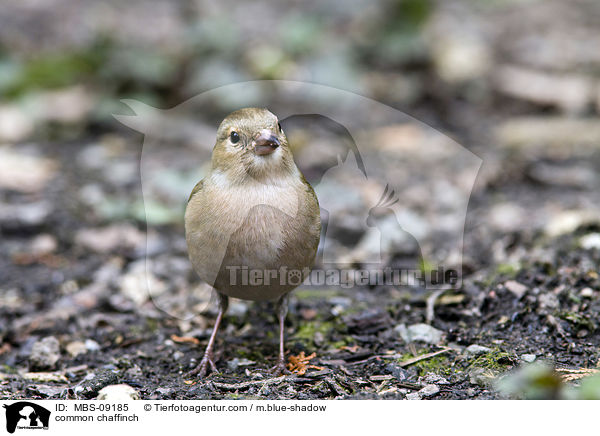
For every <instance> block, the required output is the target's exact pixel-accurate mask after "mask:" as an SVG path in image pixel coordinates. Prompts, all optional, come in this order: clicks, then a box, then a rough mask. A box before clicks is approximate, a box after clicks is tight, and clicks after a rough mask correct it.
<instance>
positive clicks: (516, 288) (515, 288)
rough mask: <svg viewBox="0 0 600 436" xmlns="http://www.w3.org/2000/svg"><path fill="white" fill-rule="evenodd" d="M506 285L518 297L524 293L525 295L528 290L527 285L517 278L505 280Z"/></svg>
mask: <svg viewBox="0 0 600 436" xmlns="http://www.w3.org/2000/svg"><path fill="white" fill-rule="evenodd" d="M504 287H505V288H506V289H507V290H508V291H509V292H511V293H512V294H513V295H514V296H515V297H517V298H521V297H522V296H523V295H525V292H527V286H525V285H523V284H521V283H519V282H517V281H515V280H509V281H507V282H505V283H504Z"/></svg>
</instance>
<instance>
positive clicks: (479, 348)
mask: <svg viewBox="0 0 600 436" xmlns="http://www.w3.org/2000/svg"><path fill="white" fill-rule="evenodd" d="M465 351H466V352H467V354H469V355H471V356H479V355H481V354H486V353H489V352H490V351H492V349H491V348H488V347H484V346H483V345H478V344H472V345H469V346H468V347H467V348H466V349H465Z"/></svg>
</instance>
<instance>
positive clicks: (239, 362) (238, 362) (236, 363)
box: [227, 357, 256, 371]
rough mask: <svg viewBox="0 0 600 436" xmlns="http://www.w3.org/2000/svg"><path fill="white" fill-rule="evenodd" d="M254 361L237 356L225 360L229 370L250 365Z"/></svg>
mask: <svg viewBox="0 0 600 436" xmlns="http://www.w3.org/2000/svg"><path fill="white" fill-rule="evenodd" d="M255 363H256V362H254V361H253V360H250V359H245V358H242V359H240V358H238V357H235V358H233V359H231V360H228V361H227V366H228V367H229V369H230V370H232V371H235V370H237V369H238V368H239V367H240V366H250V365H254V364H255Z"/></svg>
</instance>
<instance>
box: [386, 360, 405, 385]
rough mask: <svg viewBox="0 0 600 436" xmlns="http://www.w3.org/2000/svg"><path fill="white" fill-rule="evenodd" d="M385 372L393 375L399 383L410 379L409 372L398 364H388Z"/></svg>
mask: <svg viewBox="0 0 600 436" xmlns="http://www.w3.org/2000/svg"><path fill="white" fill-rule="evenodd" d="M385 370H386V371H387V372H388V373H389V374H391V375H393V376H394V377H395V378H396V380H398V381H403V380H406V379H407V378H408V376H407V371H406V370H405V369H404V368H402V367H400V366H399V365H398V364H396V363H388V364H387V365H385Z"/></svg>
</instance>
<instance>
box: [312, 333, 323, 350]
mask: <svg viewBox="0 0 600 436" xmlns="http://www.w3.org/2000/svg"><path fill="white" fill-rule="evenodd" d="M313 341H314V343H315V345H316V346H317V347H320V346H322V345H323V344H324V343H325V335H323V333H321V332H315V336H314V337H313Z"/></svg>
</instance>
